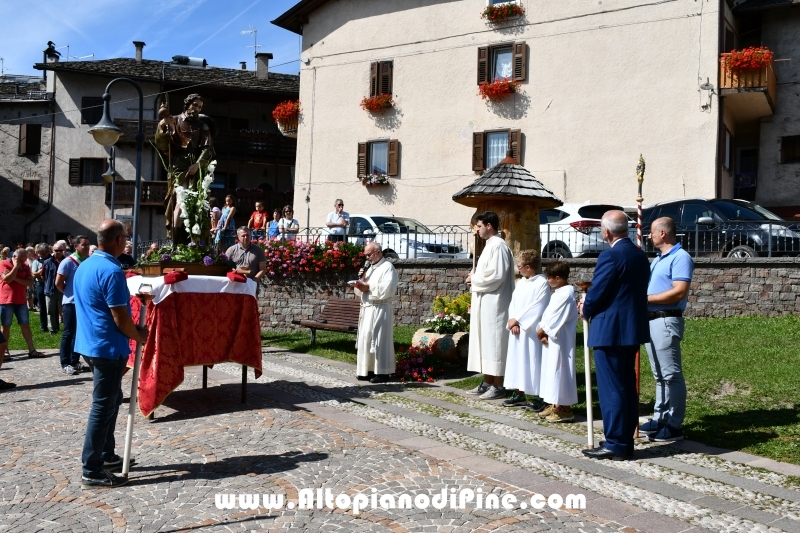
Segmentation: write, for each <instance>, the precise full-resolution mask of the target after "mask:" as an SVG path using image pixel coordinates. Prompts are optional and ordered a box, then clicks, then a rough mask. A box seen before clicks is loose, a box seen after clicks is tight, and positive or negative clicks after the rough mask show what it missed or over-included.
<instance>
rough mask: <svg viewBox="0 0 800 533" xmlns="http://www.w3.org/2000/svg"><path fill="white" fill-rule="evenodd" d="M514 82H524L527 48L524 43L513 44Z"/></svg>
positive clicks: (526, 68) (526, 69) (526, 67)
mask: <svg viewBox="0 0 800 533" xmlns="http://www.w3.org/2000/svg"><path fill="white" fill-rule="evenodd" d="M513 51H514V81H525V79H526V73H527V71H528V47H527V45H526V44H525V42H524V41H523V42H521V43H514V47H513Z"/></svg>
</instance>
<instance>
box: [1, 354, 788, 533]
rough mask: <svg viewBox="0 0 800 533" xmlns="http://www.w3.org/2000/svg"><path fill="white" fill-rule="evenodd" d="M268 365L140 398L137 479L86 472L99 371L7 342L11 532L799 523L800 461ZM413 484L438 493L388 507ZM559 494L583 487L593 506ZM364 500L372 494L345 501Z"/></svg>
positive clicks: (7, 526) (740, 527) (308, 364)
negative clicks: (596, 448) (87, 482)
mask: <svg viewBox="0 0 800 533" xmlns="http://www.w3.org/2000/svg"><path fill="white" fill-rule="evenodd" d="M263 365H264V375H263V376H262V377H261V378H260V379H259V380H257V381H255V380H254V377H253V375H252V371H251V373H250V379H249V381H250V383H249V384H248V398H247V403H246V404H241V403H240V385H239V381H240V376H241V367H239V366H237V365H232V364H225V365H217V366H216V367H215V368H214V369H213V370H210V371H209V373H208V376H209V388H208V389H207V390H203V389H202V388H201V372H200V370H199V369H191V370H190V371H189V372H187V377H186V380H185V381H184V383H183V384H182V385H181V387H180V388H179V389H178V390H177V391H175V392H174V393H173V394H172V395H170V396H169V398H167V401H166V403H165V405H163V406H161V407H159V409H158V410H157V411H156V418H155V420H154V421H152V422H148V421H146V420H144V419H143V418H142V417H141V416H137V419H136V426H135V434H134V444H133V454H134V456H135V457H136V460H137V464H136V465H135V466H134V467H133V468H132V470H131V476H130V483H129V484H128V485H127V486H124V487H120V488H117V489H95V490H82V489H81V487H80V453H81V447H82V443H83V435H84V431H85V424H86V418H87V414H88V410H89V405H90V402H91V377H90V376H89V375H75V376H66V375H64V374H62V373H60V369H59V364H58V359H57V357H48V358H45V359H27V358H23V357H21V356H16V357H14V358H12V359H11V360H7V362H6V363H5V364H4V365H3V367H2V369H0V378H2V379H5V380H7V381H14V382H16V383H17V384H18V386H17V388H16V389H13V390H9V391H2V392H0V421H1V422H0V532H12V531H13V532H17V531H20V532H21V531H25V532H28V531H31V532H33V531H47V532H51V531H52V532H59V531H65V532H67V531H68V532H73V531H75V532H79V531H91V532H105V531H108V532H128V531H130V532H138V531H144V532H149V531H173V532H176V531H186V532H189V531H284V530H296V531H365V532H373V531H375V532H380V531H391V532H394V533H400V532H404V531H411V532H416V531H441V532H465V533H471V532H473V531H480V532H484V531H485V532H488V531H503V532H511V531H525V532H528V531H530V532H534V531H574V532H590V531H591V532H606V531H609V532H610V531H623V532H626V533H634V532H636V531H647V532H653V533H661V532H664V533H672V532H676V533H677V532H681V531H726V532H728V531H730V532H751V531H775V532H777V531H787V532H798V533H800V503H798V502H800V485H799V484H798V483H797V479H798V478H797V477H794V476H800V467H798V466H796V465H788V464H782V463H776V462H774V461H769V460H766V459H762V458H758V457H754V456H751V455H747V454H744V453H740V452H726V451H724V450H718V449H711V448H707V447H704V446H702V445H699V444H697V443H691V442H685V441H684V442H681V443H674V444H668V445H652V444H649V443H648V444H644V443H642V444H639V445H638V446H637V448H638V450H637V453H636V460H635V461H621V462H617V461H613V462H612V461H593V460H589V459H586V458H584V457H583V456H582V455H581V453H580V450H581V449H582V448H583V447H585V446H584V444H585V439H586V437H585V435H584V434H583V431H584V428H585V426H582V425H580V424H565V425H559V426H557V427H554V426H552V425H548V424H545V423H539V422H538V420H535V419H534V418H533V417H532V416H531V415H530V414H529V413H527V412H525V411H522V410H519V409H508V408H504V407H502V406H501V405H499V402H486V401H480V400H476V399H474V398H471V397H468V396H465V395H464V394H463V393H462V392H461V391H458V390H456V389H453V388H449V387H447V386H444V385H439V384H436V385H434V386H425V387H419V388H417V387H403V386H401V385H398V384H389V385H381V386H374V385H363V383H360V382H357V381H356V380H355V379H354V374H355V372H354V368H353V367H352V366H351V365H347V364H345V363H337V362H333V361H329V360H325V359H321V358H316V357H312V356H307V355H301V354H292V353H288V352H284V351H281V350H278V349H272V348H265V350H264V360H263ZM124 387H125V389H126V391H127V390H129V389H130V379H129V377H126V381H125V383H124ZM123 408H124V409H125V413H121V414H120V417H119V419H118V426H117V433H116V435H117V441H118V450H117V451H118V453H120V454H121V453H122V439H123V436H124V427H125V418H126V417H125V414H126V413H127V404H124V405H123ZM596 434H597V435H598V437H599V436H600V435H601V433H600V430H599V429H597V431H596ZM318 489H319V490H320V491H321V496H322V498H321V499H317V490H318ZM537 494H540V495H542V496H543V497H542V499H541V500H539V499H534V500H531V498H532V497H533V496H535V495H537ZM326 495H327V498H328V502H329V503H330V504H331V505H330V507H333V509H331V508H329V507H327V506H326V503H325V498H326ZM402 495H409V496H410V498H409V499H410V500H413V499H416V500H415V501H416V503H419V504H424V503H426V502H425V501H424V500H426V499H427V500H428V501H427V508H424V509H423V508H413V509H412V508H387V507H389V504H390V503H395V504H396V505H400V504H401V503H406V500H404V499H403V498H404V497H403V496H402ZM442 495H444V504H445V505H444V507H442V505H441V503H442V502H441V501H440V500H441V499H442ZM470 495H471V496H473V499H472V501H471V502H468V503H466V505H465V506H464V507H463V508H459V506H458V504H459V501H458V498H459V497H460V496H464V497H467V498H468V499H469V496H470ZM552 495H560V496H562V497H563V498H566V497H567V496H568V495H583V496H584V497H585V508H583V509H574V508H568V507H570V506H571V505H568V504H569V503H570V502H566V501H562V502H559V501H558V499H557V498H555V497H554V496H552ZM234 496H235V498H234ZM254 496H255V497H256V498H257V500H254V499H253V497H254ZM309 496H311V497H312V499H313V502H312V503H313V505H311V506H308V505H300V504H302V503H303V501H302V500H303V498H308V497H309ZM511 496H513V497H514V498H516V501H517V502H519V503H511V501H512V500H510V498H511ZM551 496H552V498H553V499H551V503H553V504H554V506H555V507H557V508H555V509H554V508H552V507H551V506H549V505H546V504H545V503H544V500H545V499H547V498H550V497H551ZM337 497H338V498H339V501H336V500H335V499H336V498H337ZM504 497H505V498H506V500H505V501H506V502H509V503H511V505H510V506H509V507H510V508H508V509H505V508H503V506H502V504H501V505H497V503H496V502H500V503H502V501H503V500H502V498H504ZM479 500H480V501H481V502H482V503H483V505H482V506H481V508H478V506H477V505H476V504H477V501H479ZM570 501H571V502H573V503H575V502H577V503H578V504H580V500H570ZM348 502H360V503H361V506H362V507H364V509H363V511H361V512H359V513H358V514H356V513H354V511H353V509H352V507H349V508H344V509H341V508H337V503H338V504H340V506H342V507H347V506H345V505H344V504H347V503H348ZM539 502H541V503H542V504H543V505H544V508H543V509H540V510H539V509H534V508H532V506H531V503H539ZM382 504H383V505H382ZM559 504H560V505H559ZM268 506H270V507H273V508H272V509H268V508H267V507H268ZM276 507H277V508H276ZM406 507H411V506H406Z"/></svg>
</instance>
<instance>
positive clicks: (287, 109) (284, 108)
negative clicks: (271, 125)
mask: <svg viewBox="0 0 800 533" xmlns="http://www.w3.org/2000/svg"><path fill="white" fill-rule="evenodd" d="M272 118H274V119H275V123H276V124H277V125H278V129H279V130H280V132H281V134H283V136H284V137H292V138H294V139H296V138H297V123H298V121H299V118H300V100H294V101H292V100H286V101H285V102H281V103H280V104H278V105H277V106H276V107H275V109H273V110H272Z"/></svg>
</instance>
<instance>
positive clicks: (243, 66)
mask: <svg viewBox="0 0 800 533" xmlns="http://www.w3.org/2000/svg"><path fill="white" fill-rule="evenodd" d="M239 64H240V65H242V70H247V61H239Z"/></svg>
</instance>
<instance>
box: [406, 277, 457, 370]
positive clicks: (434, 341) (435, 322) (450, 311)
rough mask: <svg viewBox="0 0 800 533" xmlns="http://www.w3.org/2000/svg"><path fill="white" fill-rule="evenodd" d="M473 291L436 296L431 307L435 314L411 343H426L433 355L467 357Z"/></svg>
mask: <svg viewBox="0 0 800 533" xmlns="http://www.w3.org/2000/svg"><path fill="white" fill-rule="evenodd" d="M470 301H471V295H470V293H468V292H465V293H463V294H460V295H459V296H457V297H455V298H453V297H450V296H437V297H436V299H434V301H433V306H432V308H431V311H433V314H434V317H433V318H431V319H428V320H426V321H425V322H424V324H423V327H422V328H421V329H419V330H417V331H416V333H414V337H413V338H412V340H411V344H412V345H414V346H416V345H419V344H420V343H425V344H427V345H428V346H430V347H431V350H432V351H433V353H434V355H436V356H438V357H441V358H442V359H445V360H460V359H466V358H467V355H468V352H469V334H468V333H467V331H468V330H469V312H470Z"/></svg>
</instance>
